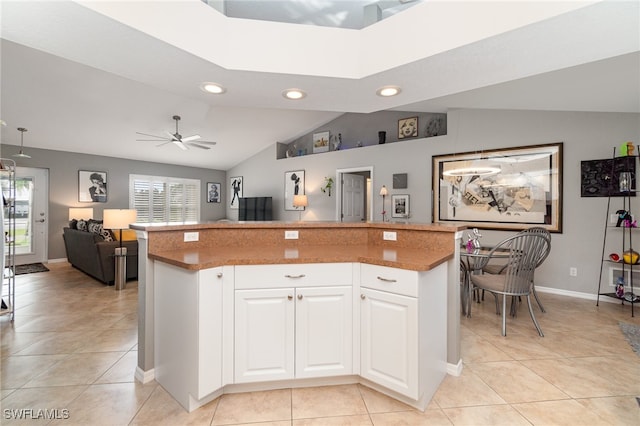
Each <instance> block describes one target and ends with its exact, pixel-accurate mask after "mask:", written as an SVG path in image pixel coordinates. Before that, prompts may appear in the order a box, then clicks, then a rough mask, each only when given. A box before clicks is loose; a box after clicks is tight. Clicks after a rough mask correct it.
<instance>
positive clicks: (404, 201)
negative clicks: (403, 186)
mask: <svg viewBox="0 0 640 426" xmlns="http://www.w3.org/2000/svg"><path fill="white" fill-rule="evenodd" d="M409 212H410V210H409V195H392V196H391V217H404V218H408V217H409Z"/></svg>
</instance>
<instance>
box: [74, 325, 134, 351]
mask: <svg viewBox="0 0 640 426" xmlns="http://www.w3.org/2000/svg"><path fill="white" fill-rule="evenodd" d="M137 343H138V330H137V329H130V328H128V329H109V330H102V331H100V332H98V333H96V334H93V335H92V336H90V337H88V338H87V339H86V340H85V344H84V345H83V346H82V347H80V348H78V350H77V351H76V352H113V351H129V350H131V348H133V346H134V345H135V344H137Z"/></svg>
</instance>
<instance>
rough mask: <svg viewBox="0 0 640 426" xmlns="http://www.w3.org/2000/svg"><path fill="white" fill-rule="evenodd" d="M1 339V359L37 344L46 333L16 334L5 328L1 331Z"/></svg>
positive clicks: (5, 319)
mask: <svg viewBox="0 0 640 426" xmlns="http://www.w3.org/2000/svg"><path fill="white" fill-rule="evenodd" d="M8 320H9V317H8V316H7V317H4V318H3V319H0V321H7V322H9V321H8ZM1 334H2V337H1V339H0V340H1V343H0V354H1V355H2V358H4V357H7V356H10V355H13V354H16V353H18V352H20V351H22V350H24V349H26V348H28V347H29V346H31V345H33V344H34V343H37V342H39V341H40V340H41V339H43V338H44V337H45V336H46V335H47V334H46V333H18V332H16V331H15V330H13V328H10V327H7V328H3V329H2V333H1Z"/></svg>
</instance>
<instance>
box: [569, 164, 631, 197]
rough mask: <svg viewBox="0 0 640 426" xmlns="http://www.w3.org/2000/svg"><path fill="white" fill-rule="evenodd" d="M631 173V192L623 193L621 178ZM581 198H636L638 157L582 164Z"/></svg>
mask: <svg viewBox="0 0 640 426" xmlns="http://www.w3.org/2000/svg"><path fill="white" fill-rule="evenodd" d="M623 172H629V175H628V176H629V177H630V178H631V179H630V182H629V183H628V186H629V191H621V190H620V189H621V188H624V183H623V184H622V185H621V184H620V176H621V173H623ZM580 196H581V197H609V196H611V197H625V196H630V197H635V196H636V157H635V156H627V157H615V158H608V159H605V160H587V161H581V162H580Z"/></svg>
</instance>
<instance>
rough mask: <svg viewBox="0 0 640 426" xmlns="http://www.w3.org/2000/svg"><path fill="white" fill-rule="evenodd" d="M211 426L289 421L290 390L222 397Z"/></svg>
mask: <svg viewBox="0 0 640 426" xmlns="http://www.w3.org/2000/svg"><path fill="white" fill-rule="evenodd" d="M219 400H220V401H219V402H218V408H217V409H216V412H215V414H214V416H213V422H212V423H211V424H212V425H227V424H237V423H253V422H269V421H280V420H288V421H290V420H291V390H290V389H283V390H274V391H265V392H247V393H235V394H226V395H222V396H221V397H220V398H219Z"/></svg>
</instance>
